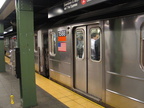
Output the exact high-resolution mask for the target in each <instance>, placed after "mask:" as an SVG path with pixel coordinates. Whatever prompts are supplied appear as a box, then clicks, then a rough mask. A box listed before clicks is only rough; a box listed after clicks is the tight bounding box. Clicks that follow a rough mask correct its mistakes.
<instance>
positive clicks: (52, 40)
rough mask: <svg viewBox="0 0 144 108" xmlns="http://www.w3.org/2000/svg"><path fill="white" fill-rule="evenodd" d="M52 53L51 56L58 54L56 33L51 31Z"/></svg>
mask: <svg viewBox="0 0 144 108" xmlns="http://www.w3.org/2000/svg"><path fill="white" fill-rule="evenodd" d="M50 54H51V56H55V55H56V33H54V32H52V33H50Z"/></svg>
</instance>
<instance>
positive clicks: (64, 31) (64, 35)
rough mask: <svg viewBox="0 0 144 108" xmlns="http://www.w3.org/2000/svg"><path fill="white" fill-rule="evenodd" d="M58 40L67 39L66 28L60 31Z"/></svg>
mask: <svg viewBox="0 0 144 108" xmlns="http://www.w3.org/2000/svg"><path fill="white" fill-rule="evenodd" d="M58 41H66V30H61V31H58Z"/></svg>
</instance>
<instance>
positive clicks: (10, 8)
mask: <svg viewBox="0 0 144 108" xmlns="http://www.w3.org/2000/svg"><path fill="white" fill-rule="evenodd" d="M64 1H66V0H33V3H34V22H35V26H37V25H39V24H40V23H42V21H45V20H48V16H47V15H48V14H47V13H48V9H49V8H51V7H52V6H54V5H57V4H59V3H60V2H64ZM0 21H2V22H4V27H5V29H6V28H8V27H9V26H11V25H15V22H16V12H15V0H7V2H6V3H5V5H4V6H3V8H2V9H1V10H0Z"/></svg>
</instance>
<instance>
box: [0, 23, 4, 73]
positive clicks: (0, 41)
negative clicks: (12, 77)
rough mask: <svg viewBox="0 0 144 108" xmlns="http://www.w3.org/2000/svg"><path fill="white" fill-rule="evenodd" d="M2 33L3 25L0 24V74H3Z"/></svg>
mask: <svg viewBox="0 0 144 108" xmlns="http://www.w3.org/2000/svg"><path fill="white" fill-rule="evenodd" d="M3 32H4V25H3V24H2V23H1V22H0V72H5V60H4V37H3Z"/></svg>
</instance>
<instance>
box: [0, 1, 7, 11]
mask: <svg viewBox="0 0 144 108" xmlns="http://www.w3.org/2000/svg"><path fill="white" fill-rule="evenodd" d="M5 2H6V0H0V9H1V8H2V6H3V4H4V3H5Z"/></svg>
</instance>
